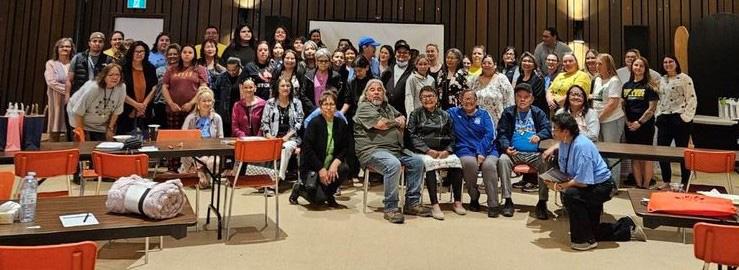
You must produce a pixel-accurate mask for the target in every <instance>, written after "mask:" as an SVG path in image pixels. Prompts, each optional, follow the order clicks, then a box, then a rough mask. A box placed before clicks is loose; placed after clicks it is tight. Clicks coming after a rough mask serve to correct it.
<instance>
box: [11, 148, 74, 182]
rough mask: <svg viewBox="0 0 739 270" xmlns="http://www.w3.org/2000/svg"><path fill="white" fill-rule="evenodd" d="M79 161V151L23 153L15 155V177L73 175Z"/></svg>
mask: <svg viewBox="0 0 739 270" xmlns="http://www.w3.org/2000/svg"><path fill="white" fill-rule="evenodd" d="M79 159H80V150H79V149H67V150H56V151H21V152H18V153H16V154H15V159H14V163H15V175H16V176H18V177H24V176H26V175H27V174H28V172H36V177H40V178H44V177H54V176H61V175H73V174H74V173H75V172H77V162H78V161H79Z"/></svg>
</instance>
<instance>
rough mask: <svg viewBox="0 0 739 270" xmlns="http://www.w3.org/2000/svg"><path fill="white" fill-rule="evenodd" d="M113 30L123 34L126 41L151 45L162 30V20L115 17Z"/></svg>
mask: <svg viewBox="0 0 739 270" xmlns="http://www.w3.org/2000/svg"><path fill="white" fill-rule="evenodd" d="M113 29H114V30H118V31H121V32H123V33H124V34H125V35H126V38H127V39H128V38H131V39H133V40H141V41H143V42H144V43H146V44H152V43H153V42H154V40H155V39H156V38H157V35H159V33H161V32H162V31H163V30H164V18H135V17H116V18H115V24H114V26H113Z"/></svg>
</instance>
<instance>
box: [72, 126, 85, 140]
mask: <svg viewBox="0 0 739 270" xmlns="http://www.w3.org/2000/svg"><path fill="white" fill-rule="evenodd" d="M72 136H73V137H74V139H73V140H74V141H75V142H81V143H83V142H85V131H84V130H83V129H81V128H75V129H74V130H73V131H72Z"/></svg>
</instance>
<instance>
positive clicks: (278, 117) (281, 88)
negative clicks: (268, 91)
mask: <svg viewBox="0 0 739 270" xmlns="http://www.w3.org/2000/svg"><path fill="white" fill-rule="evenodd" d="M277 82H278V83H277V87H275V88H274V90H273V92H272V96H273V97H272V98H270V99H269V100H268V101H267V104H266V105H265V106H264V114H263V115H262V124H261V130H262V133H263V134H264V137H267V138H268V139H274V138H279V139H282V141H283V143H282V156H281V158H280V170H279V174H278V176H279V177H280V180H285V174H286V172H287V165H288V163H289V162H290V158H291V157H292V155H293V153H296V154H299V153H300V151H299V150H298V149H299V147H300V142H301V138H300V135H299V134H298V131H299V130H300V128H301V125H303V118H304V114H303V106H302V104H300V100H298V99H297V98H295V97H294V96H293V91H292V85H291V83H290V81H289V80H286V79H280V80H278V81H277ZM296 150H297V152H296Z"/></svg>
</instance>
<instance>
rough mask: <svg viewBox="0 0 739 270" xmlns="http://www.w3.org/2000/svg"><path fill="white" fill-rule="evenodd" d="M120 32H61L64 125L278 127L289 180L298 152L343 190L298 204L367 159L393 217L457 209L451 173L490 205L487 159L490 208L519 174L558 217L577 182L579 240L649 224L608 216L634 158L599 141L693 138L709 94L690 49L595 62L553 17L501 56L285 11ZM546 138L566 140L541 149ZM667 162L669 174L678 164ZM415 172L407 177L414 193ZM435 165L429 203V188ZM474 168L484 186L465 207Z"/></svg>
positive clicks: (645, 173) (103, 133) (53, 98)
mask: <svg viewBox="0 0 739 270" xmlns="http://www.w3.org/2000/svg"><path fill="white" fill-rule="evenodd" d="M111 36H112V39H111V43H110V46H111V48H110V49H109V50H106V51H103V48H104V47H105V45H104V44H105V36H104V34H103V33H99V32H95V33H92V34H91V35H90V38H89V40H88V49H87V50H85V51H83V52H79V53H76V54H75V45H74V43H73V41H72V40H71V39H68V38H64V39H60V40H59V41H58V42H57V43H56V45H55V47H54V57H53V59H51V60H49V61H48V62H47V69H46V73H45V77H46V81H47V84H48V97H49V106H50V114H49V128H48V131H49V132H50V134H52V136H51V138H52V140H58V139H59V138H60V137H61V136H60V134H62V133H64V132H69V131H71V130H72V129H76V130H77V131H78V132H81V133H84V134H85V135H86V136H87V137H88V138H89V139H90V140H110V139H111V137H112V136H113V135H114V134H129V133H131V132H137V131H138V130H145V129H144V128H143V127H144V126H146V125H148V124H158V125H160V126H162V127H165V128H177V129H179V128H182V129H199V130H200V132H201V134H202V136H203V137H205V138H207V137H223V136H233V137H244V136H263V137H267V138H280V139H282V140H283V141H284V144H283V150H282V156H281V162H280V168H279V172H278V176H279V177H280V179H285V178H286V177H287V173H288V168H289V166H288V165H289V161H290V159H291V158H292V157H293V156H294V155H300V156H301V159H300V160H301V164H300V166H299V168H300V170H301V171H302V175H303V176H304V177H305V176H307V175H313V176H314V177H317V178H318V181H319V182H320V183H319V184H320V187H321V190H322V191H323V193H324V194H328V195H329V196H325V198H324V199H322V200H323V201H316V200H315V198H310V196H309V195H306V194H310V193H306V192H301V190H302V191H304V190H303V188H304V187H303V186H302V184H303V183H302V182H303V181H298V182H296V184H295V186H294V189H293V193H292V194H291V196H290V202H291V203H293V204H297V203H298V198H299V197H300V195H303V196H305V197H306V199H308V200H309V201H311V202H314V203H315V202H319V203H323V202H327V203H328V204H329V205H334V206H335V205H337V203H336V201H335V199H334V196H332V195H333V194H335V193H337V190H338V189H339V187H340V185H341V183H342V182H343V181H345V180H347V179H351V178H356V177H358V174H359V172H360V171H362V170H363V171H364V173H369V172H377V173H379V174H381V175H382V179H383V180H382V181H383V184H384V200H383V203H384V217H385V219H387V220H388V221H390V222H392V223H403V222H404V215H418V216H424V217H434V218H436V219H439V220H443V219H444V213H443V211H442V210H441V208H440V206H439V202H438V198H437V197H436V190H437V183H442V184H443V185H447V186H451V190H452V193H453V198H454V203H453V208H452V209H453V211H454V212H455V213H456V214H459V215H464V214H465V213H466V212H467V211H480V210H481V204H480V202H479V199H480V191H479V190H478V185H477V180H478V172H481V175H482V181H483V183H484V185H485V192H486V193H487V199H486V201H487V203H486V204H487V214H488V216H489V217H498V216H499V215H501V214H502V215H503V216H506V217H510V216H513V215H514V212H515V211H514V204H513V200H512V196H511V193H512V189H513V187H514V186H519V185H528V186H530V187H532V188H533V189H534V190H538V192H539V202H538V203H537V205H536V211H535V216H536V217H537V218H539V219H547V218H548V210H547V200H548V195H549V190H548V188H549V189H554V190H557V191H558V192H563V194H564V203H565V206H566V207H567V208H568V210H570V215H571V216H572V217H578V220H577V222H571V230H572V231H573V234H572V242H573V248H575V249H589V248H593V247H594V245H597V242H595V241H596V240H604V239H612V240H628V239H630V237H631V236H634V235H635V233H636V235H637V236H638V235H640V234H639V230H638V226H636V225H634V223H633V222H632V221H631V219H628V218H627V220H620V221H619V224H616V225H613V226H601V225H602V224H601V225H598V222H599V216H600V212H602V210H603V207H602V206H603V202H605V201H607V200H608V199H610V196H612V191H613V190H614V189H615V188H616V187H617V186H618V183H619V182H620V180H619V179H618V178H619V175H620V168H619V167H618V166H614V168H613V169H612V170H609V167H608V163H607V162H605V161H604V160H603V159H602V158H601V157H600V155H599V154H598V152H597V149H596V148H595V145H594V144H593V142H596V141H606V142H622V141H625V142H626V143H635V144H652V141H653V137H654V133H655V126H656V127H658V128H659V131H658V134H657V137H658V140H657V141H658V143H659V144H660V145H669V144H670V143H672V142H673V141H674V142H675V144H676V145H678V146H685V145H687V143H688V137H689V134H690V126H691V122H692V118H693V116H694V114H695V109H696V103H697V102H696V96H695V90H694V87H693V84H692V80H691V78H690V77H689V76H688V75H686V74H683V73H681V70H680V64H679V62H678V60H677V58H675V57H673V56H665V57H664V58H663V63H662V67H663V69H664V73H663V74H662V75H660V74H659V73H656V72H655V71H654V70H652V69H650V66H649V63H648V61H647V59H645V58H644V57H641V56H640V53H639V51H638V50H636V49H630V50H628V51H627V52H626V54H625V60H624V62H625V66H624V67H622V68H620V69H616V66H615V65H616V63H615V61H614V59H613V57H612V56H611V55H609V54H606V53H598V52H597V51H595V50H592V49H591V50H589V51H588V52H587V53H586V55H585V63H584V65H582V66H581V65H580V64H579V63H578V59H577V58H576V57H575V55H574V54H573V53H572V52H571V50H570V49H569V47H567V45H566V44H565V43H563V42H562V41H560V40H559V38H558V34H557V31H556V30H555V29H554V28H547V29H545V30H544V31H543V33H542V42H541V43H540V44H538V45H537V47H536V49H535V51H534V52H533V53H531V52H523V53H519V51H518V50H517V49H516V48H514V47H507V48H505V49H504V50H503V52H502V53H501V55H500V58H499V61H498V60H496V57H495V56H493V55H491V54H488V53H487V52H486V49H485V46H483V45H478V46H475V47H474V48H473V49H472V51H471V54H470V56H469V57H467V56H465V55H464V54H463V53H462V51H461V50H459V49H456V48H451V49H448V50H447V51H446V53H444V54H442V52H440V50H439V47H438V45H436V44H427V45H425V47H423V49H413V48H412V47H411V46H410V45H409V44H408V43H407V42H406V41H404V40H398V41H397V42H395V43H394V45H393V46H390V45H381V44H380V43H379V42H377V41H376V40H374V39H373V38H372V37H370V36H362V37H361V38H360V39H359V40H358V41H357V47H355V46H354V45H353V43H352V41H351V40H348V39H341V40H340V41H339V43H338V44H337V49H335V50H334V51H330V50H329V49H328V48H326V45H325V44H324V43H323V42H322V40H321V33H320V30H317V29H315V30H311V31H310V33H309V34H308V38H307V39H306V38H304V37H291V36H290V35H289V34H288V29H287V28H286V27H282V26H280V27H277V28H276V29H275V31H274V33H273V35H272V36H270V38H269V40H262V41H257V40H256V38H255V35H254V33H253V32H252V28H251V27H250V26H248V25H240V26H238V27H237V28H236V29H234V32H233V39H232V40H231V42H230V44H228V45H224V44H220V43H219V42H218V41H219V40H220V34H219V31H218V28H216V27H213V26H209V27H207V28H206V31H205V35H204V41H203V42H202V43H201V44H200V45H197V46H192V45H183V46H180V45H178V44H176V43H172V40H171V36H170V35H169V34H167V33H161V34H159V35H158V36H157V38H156V40H155V42H154V43H153V44H152V46H151V47H149V46H148V45H147V44H146V43H144V42H142V41H134V42H132V43H130V44H129V43H124V42H122V41H121V40H123V38H124V34H123V33H122V32H114V33H113V34H112V35H111ZM421 52H423V53H421ZM547 139H554V140H557V141H559V143H557V144H554V145H553V146H552V147H551V148H549V149H547V150H546V151H543V152H541V151H539V143H540V142H541V141H543V140H547ZM557 151H559V153H560V154H559V155H558V159H557V160H558V166H559V169H560V170H561V171H563V172H565V173H567V174H569V175H571V176H572V177H573V178H572V180H571V181H569V182H566V183H559V184H554V183H547V182H544V181H543V180H541V179H539V178H537V179H538V180H534V181H527V180H526V177H524V180H523V181H520V182H519V183H516V184H512V183H511V176H512V171H513V169H514V167H515V166H517V165H523V164H526V165H529V166H530V167H531V168H533V169H534V170H532V171H536V172H540V173H542V172H545V171H547V169H549V168H550V167H551V166H552V162H550V161H552V159H553V158H552V157H553V156H554V155H555V153H556V152H557ZM565 153H566V154H565ZM570 157H572V158H570ZM613 163H614V162H611V164H613ZM660 165H661V169H662V175H663V177H662V180H663V181H664V182H665V185H667V184H668V183H669V182H670V180H671V179H670V176H671V172H670V166H669V164H667V163H665V164H660ZM683 168H684V166H683ZM682 173H683V175H682V177H683V179H682V180H683V182H685V181H687V172H686V171H685V170H684V169H683V172H682ZM633 174H634V177H635V179H636V186H637V187H638V188H648V187H649V185H650V180H651V179H652V162H650V161H634V164H633ZM401 175H404V177H405V187H404V188H406V189H407V192H406V193H405V196H406V198H405V204H404V205H403V206H402V208H401V206H400V205H399V192H398V190H399V181H400V178H401ZM424 179H425V183H426V186H427V188H428V192H429V197H430V200H431V207H427V206H424V205H422V204H421V203H420V197H421V189H422V188H421V186H422V185H423V183H424ZM527 182H528V183H527ZM463 183H466V185H465V186H466V189H467V192H468V194H469V195H470V202H469V204H468V207H467V208H466V209H465V207H464V206H463V204H462V186H463ZM499 186H500V187H501V192H500V193H501V194H502V199H499V198H498V187H499ZM606 191H607V192H606ZM593 194H597V196H596V195H593ZM606 227H608V228H609V229H608V230H607V231H603V230H605V229H604V228H606ZM574 231H578V232H582V233H574ZM585 232H587V233H585ZM642 234H643V233H642ZM614 235H616V236H614ZM593 243H596V244H593Z"/></svg>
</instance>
